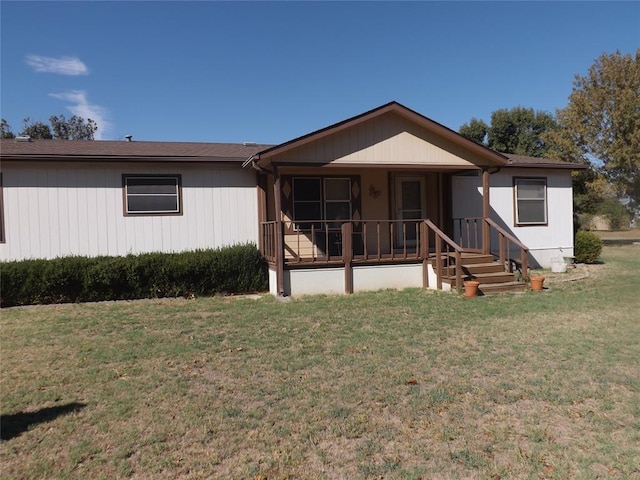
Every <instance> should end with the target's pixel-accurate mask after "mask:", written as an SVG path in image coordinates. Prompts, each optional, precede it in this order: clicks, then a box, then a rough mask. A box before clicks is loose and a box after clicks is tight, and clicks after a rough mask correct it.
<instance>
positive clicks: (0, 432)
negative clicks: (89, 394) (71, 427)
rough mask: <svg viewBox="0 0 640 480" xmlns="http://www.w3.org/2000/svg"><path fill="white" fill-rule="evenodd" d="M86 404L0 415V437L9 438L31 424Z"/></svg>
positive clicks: (75, 409) (51, 418)
mask: <svg viewBox="0 0 640 480" xmlns="http://www.w3.org/2000/svg"><path fill="white" fill-rule="evenodd" d="M86 406H87V405H86V404H84V403H78V402H72V403H67V404H65V405H58V406H56V407H48V408H41V409H40V410H36V411H35V412H19V413H13V414H11V415H1V416H0V439H1V440H11V439H12V438H14V437H17V436H18V435H20V434H21V433H22V432H26V431H27V430H28V429H29V427H30V426H31V425H37V424H38V423H45V422H50V421H51V420H55V419H56V418H58V417H60V416H62V415H67V414H69V413H71V412H77V411H79V410H82V409H83V408H84V407H86Z"/></svg>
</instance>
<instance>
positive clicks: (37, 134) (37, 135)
mask: <svg viewBox="0 0 640 480" xmlns="http://www.w3.org/2000/svg"><path fill="white" fill-rule="evenodd" d="M29 121H30V118H29V117H25V118H23V119H22V131H21V132H20V135H22V136H25V135H28V136H29V137H31V138H33V139H36V140H50V139H52V138H53V135H52V134H51V128H49V125H47V124H46V123H42V122H31V123H29Z"/></svg>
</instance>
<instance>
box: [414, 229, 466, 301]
mask: <svg viewBox="0 0 640 480" xmlns="http://www.w3.org/2000/svg"><path fill="white" fill-rule="evenodd" d="M422 224H423V229H424V234H423V236H422V238H423V239H424V240H425V244H426V245H425V246H424V247H425V252H429V250H430V248H429V237H430V235H429V233H430V232H433V233H434V237H435V257H436V258H435V260H436V265H435V272H436V278H437V282H438V283H437V285H436V286H437V288H438V290H442V272H443V271H445V270H449V269H450V268H451V267H453V268H454V269H455V276H456V288H457V289H458V292H460V291H461V290H462V252H463V249H462V248H461V247H460V246H459V245H456V243H455V242H454V241H453V240H451V239H450V238H449V237H448V236H447V235H446V234H445V233H444V232H443V231H442V230H440V229H439V228H438V227H437V226H436V225H435V224H434V223H433V222H432V221H431V220H429V219H426V220H424V221H423V222H422ZM443 242H444V243H443ZM452 259H453V260H454V262H453V264H452V262H451V260H452ZM425 274H426V265H425V268H424V269H423V275H425ZM423 282H424V283H425V288H428V287H429V278H428V277H426V279H425V280H423Z"/></svg>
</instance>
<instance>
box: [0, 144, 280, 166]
mask: <svg viewBox="0 0 640 480" xmlns="http://www.w3.org/2000/svg"><path fill="white" fill-rule="evenodd" d="M270 146H271V145H254V144H247V145H245V144H242V143H196V142H143V141H133V142H127V141H107V140H32V141H30V142H18V141H16V140H14V139H3V140H1V143H0V157H2V158H3V159H10V158H16V159H39V160H40V159H42V160H45V159H52V160H59V159H61V158H65V159H76V160H98V159H110V160H126V159H151V158H153V159H157V160H162V159H165V160H183V161H240V162H241V161H244V160H246V159H247V158H249V157H250V156H252V155H254V154H256V153H257V152H259V151H261V150H264V149H266V148H269V147H270Z"/></svg>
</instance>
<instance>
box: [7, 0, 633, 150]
mask: <svg viewBox="0 0 640 480" xmlns="http://www.w3.org/2000/svg"><path fill="white" fill-rule="evenodd" d="M0 12H1V44H2V45H1V73H0V80H1V84H0V88H1V94H0V95H1V96H0V107H1V113H2V117H3V118H5V119H7V120H8V121H9V123H10V124H11V126H12V127H13V130H14V132H16V133H17V132H18V131H19V130H20V128H21V126H22V123H21V120H22V118H23V117H26V116H29V117H31V118H32V119H34V120H42V121H47V120H48V118H49V116H51V115H59V114H61V113H62V114H65V115H66V116H67V117H69V116H71V115H73V114H77V115H80V116H83V117H85V118H86V117H90V118H93V119H94V120H96V121H97V122H98V124H99V127H100V129H99V131H98V135H97V138H100V139H107V140H111V139H113V140H118V139H123V138H124V136H125V135H127V134H131V135H133V136H134V140H170V141H205V142H209V141H210V142H243V141H255V142H258V143H281V142H284V141H287V140H290V139H292V138H295V137H298V136H300V135H304V134H306V133H309V132H311V131H314V130H317V129H319V128H323V127H325V126H327V125H330V124H332V123H335V122H339V121H341V120H344V119H346V118H349V117H351V116H354V115H358V114H360V113H362V112H364V111H367V110H370V109H372V108H375V107H377V106H380V105H382V104H384V103H387V102H389V101H391V100H396V101H399V102H400V103H403V104H404V105H406V106H407V107H409V108H412V109H413V110H416V111H418V112H420V113H422V114H424V115H426V116H428V117H430V118H432V119H433V120H435V121H437V122H440V123H442V124H444V125H446V126H448V127H450V128H452V129H454V130H457V129H458V128H459V127H460V125H462V124H463V123H465V122H467V121H468V120H469V119H470V118H471V117H476V118H482V119H485V120H487V121H488V120H489V118H490V114H491V112H492V111H493V110H496V109H498V108H511V107H514V106H518V105H521V106H525V107H533V108H534V109H536V110H545V111H550V112H555V109H556V108H562V107H564V106H565V105H566V103H567V98H568V96H569V94H570V93H571V88H572V81H573V77H574V75H575V74H576V73H579V74H585V73H586V72H587V70H588V68H589V67H590V66H591V65H592V64H593V62H594V59H595V58H596V57H597V56H598V55H600V54H601V53H603V52H614V51H616V50H620V51H621V52H623V53H633V52H635V50H636V48H638V46H640V2H638V1H635V2H609V1H607V2H371V3H370V2H318V3H316V2H143V1H140V2H11V1H4V0H3V1H2V2H1V3H0Z"/></svg>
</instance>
